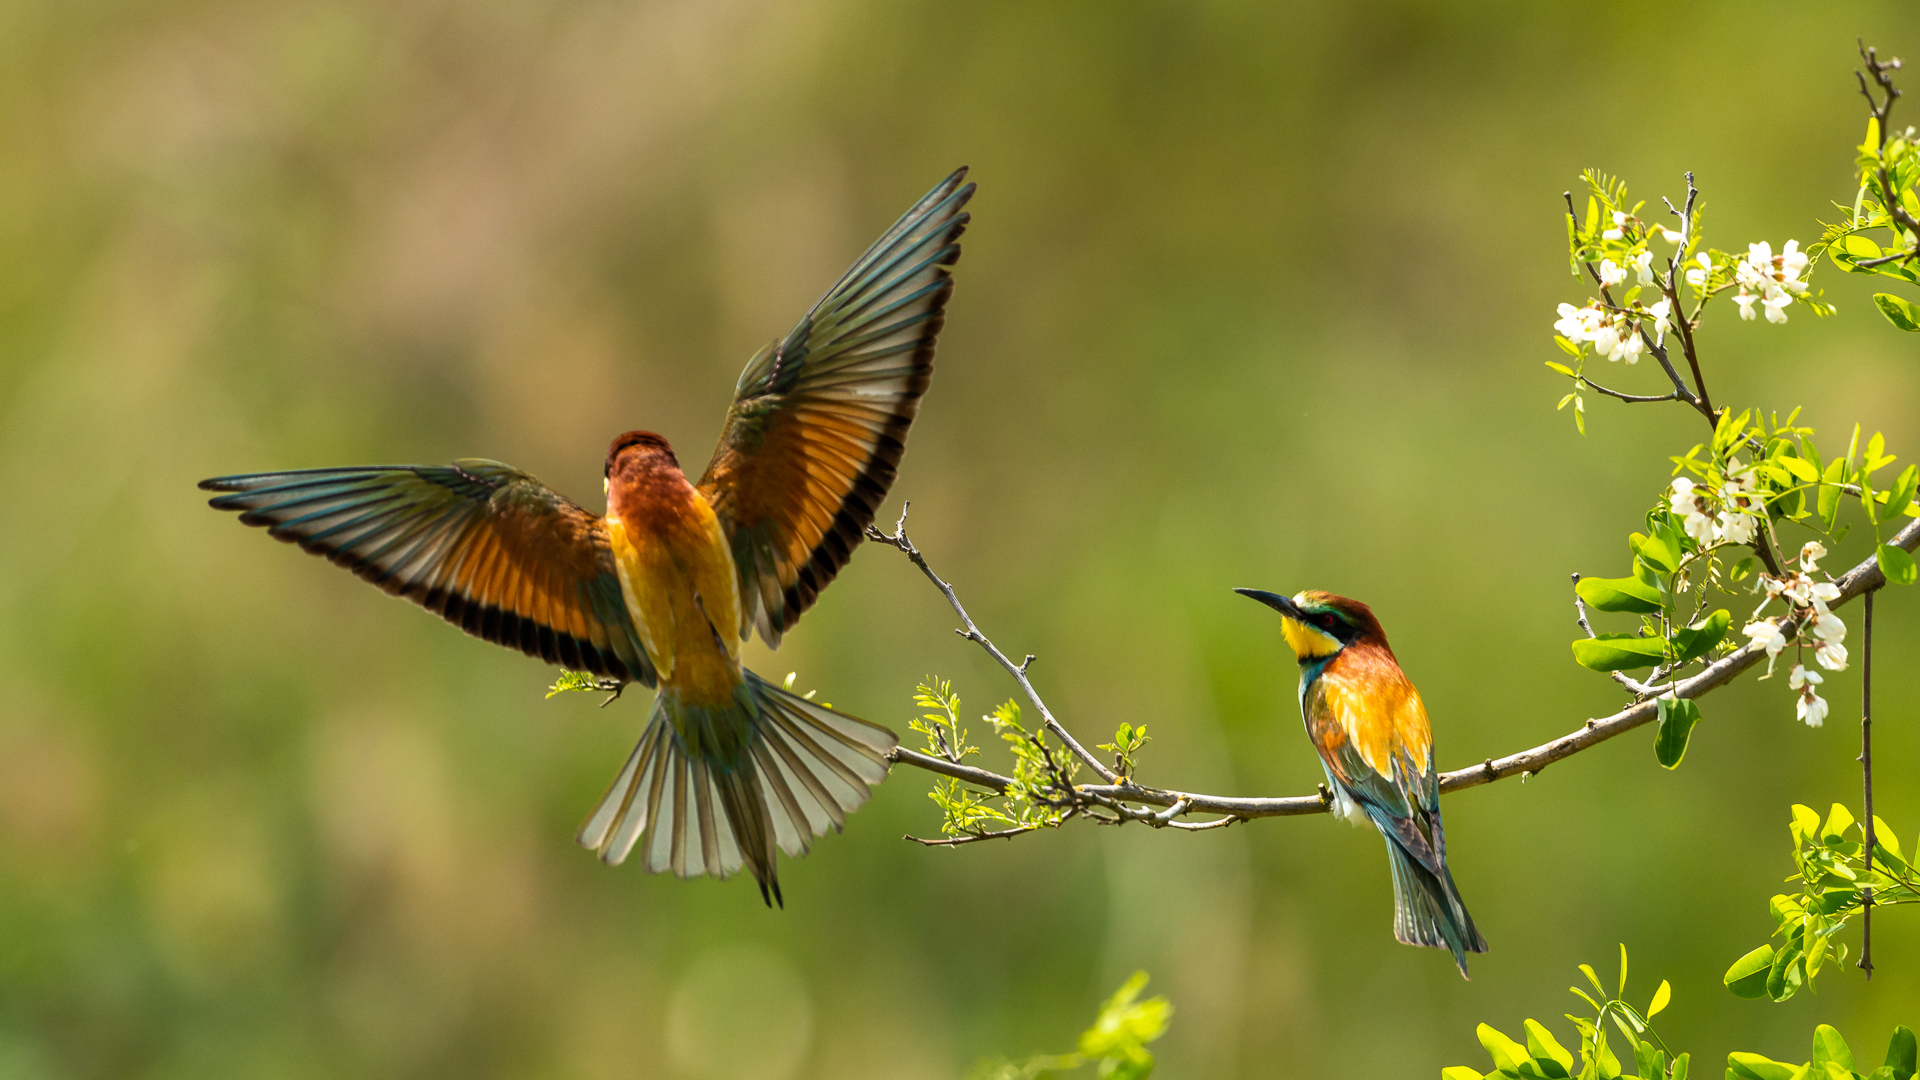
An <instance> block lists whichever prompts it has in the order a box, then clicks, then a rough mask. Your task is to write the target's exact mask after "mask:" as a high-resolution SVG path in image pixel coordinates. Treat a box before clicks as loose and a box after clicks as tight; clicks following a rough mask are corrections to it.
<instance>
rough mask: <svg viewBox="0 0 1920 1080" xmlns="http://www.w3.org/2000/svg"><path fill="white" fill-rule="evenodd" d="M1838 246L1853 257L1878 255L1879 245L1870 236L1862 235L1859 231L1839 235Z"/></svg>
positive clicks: (1873, 256)
mask: <svg viewBox="0 0 1920 1080" xmlns="http://www.w3.org/2000/svg"><path fill="white" fill-rule="evenodd" d="M1838 247H1839V248H1840V250H1842V251H1844V252H1846V253H1847V254H1848V255H1850V256H1852V257H1853V258H1855V259H1877V258H1879V257H1880V245H1879V244H1876V243H1874V242H1873V238H1872V237H1868V236H1862V235H1860V234H1859V233H1853V234H1851V235H1848V236H1843V237H1841V238H1840V243H1839V245H1838Z"/></svg>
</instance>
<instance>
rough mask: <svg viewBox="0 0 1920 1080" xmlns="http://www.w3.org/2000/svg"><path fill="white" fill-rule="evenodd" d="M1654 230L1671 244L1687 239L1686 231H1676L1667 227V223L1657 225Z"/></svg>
mask: <svg viewBox="0 0 1920 1080" xmlns="http://www.w3.org/2000/svg"><path fill="white" fill-rule="evenodd" d="M1653 231H1654V232H1657V233H1659V234H1660V239H1662V240H1665V241H1666V242H1667V243H1669V244H1678V243H1679V242H1680V241H1682V240H1685V239H1686V238H1687V234H1686V233H1682V232H1675V231H1673V230H1672V229H1669V228H1667V227H1666V226H1665V225H1656V226H1655V227H1654V230H1653Z"/></svg>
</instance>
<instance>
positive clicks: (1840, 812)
mask: <svg viewBox="0 0 1920 1080" xmlns="http://www.w3.org/2000/svg"><path fill="white" fill-rule="evenodd" d="M1851 828H1853V812H1852V811H1850V810H1848V809H1847V808H1846V807H1844V806H1841V805H1840V804H1839V803H1834V804H1833V809H1832V810H1831V811H1828V813H1827V825H1826V827H1825V828H1823V829H1821V830H1820V840H1821V842H1823V843H1828V844H1831V843H1833V842H1834V841H1836V840H1843V839H1845V838H1846V835H1847V830H1848V829H1851Z"/></svg>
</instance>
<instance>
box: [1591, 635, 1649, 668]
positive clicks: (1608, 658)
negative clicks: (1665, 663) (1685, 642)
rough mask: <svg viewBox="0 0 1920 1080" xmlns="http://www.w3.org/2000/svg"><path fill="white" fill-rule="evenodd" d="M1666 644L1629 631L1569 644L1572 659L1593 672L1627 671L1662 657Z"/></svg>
mask: <svg viewBox="0 0 1920 1080" xmlns="http://www.w3.org/2000/svg"><path fill="white" fill-rule="evenodd" d="M1666 653H1667V643H1666V642H1665V641H1662V640H1661V639H1659V638H1643V637H1634V636H1633V635H1631V634H1601V635H1600V636H1599V637H1595V638H1581V639H1580V640H1578V641H1576V642H1574V643H1573V659H1574V662H1575V663H1577V664H1579V665H1580V666H1581V667H1584V668H1591V669H1593V670H1594V671H1631V670H1632V669H1634V668H1643V667H1652V666H1653V665H1655V664H1657V663H1659V662H1660V661H1661V660H1663V659H1665V657H1666Z"/></svg>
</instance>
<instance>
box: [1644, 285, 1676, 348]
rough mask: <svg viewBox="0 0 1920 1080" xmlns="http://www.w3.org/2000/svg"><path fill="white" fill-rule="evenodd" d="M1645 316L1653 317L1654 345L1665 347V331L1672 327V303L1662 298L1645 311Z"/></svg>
mask: <svg viewBox="0 0 1920 1080" xmlns="http://www.w3.org/2000/svg"><path fill="white" fill-rule="evenodd" d="M1647 314H1649V315H1652V316H1653V342H1654V344H1656V345H1665V344H1666V343H1667V330H1668V328H1669V327H1671V326H1672V325H1673V302H1672V301H1670V300H1668V299H1667V298H1666V297H1664V296H1663V297H1661V298H1660V299H1659V300H1657V301H1655V302H1654V305H1653V306H1652V307H1650V308H1648V309H1647Z"/></svg>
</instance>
